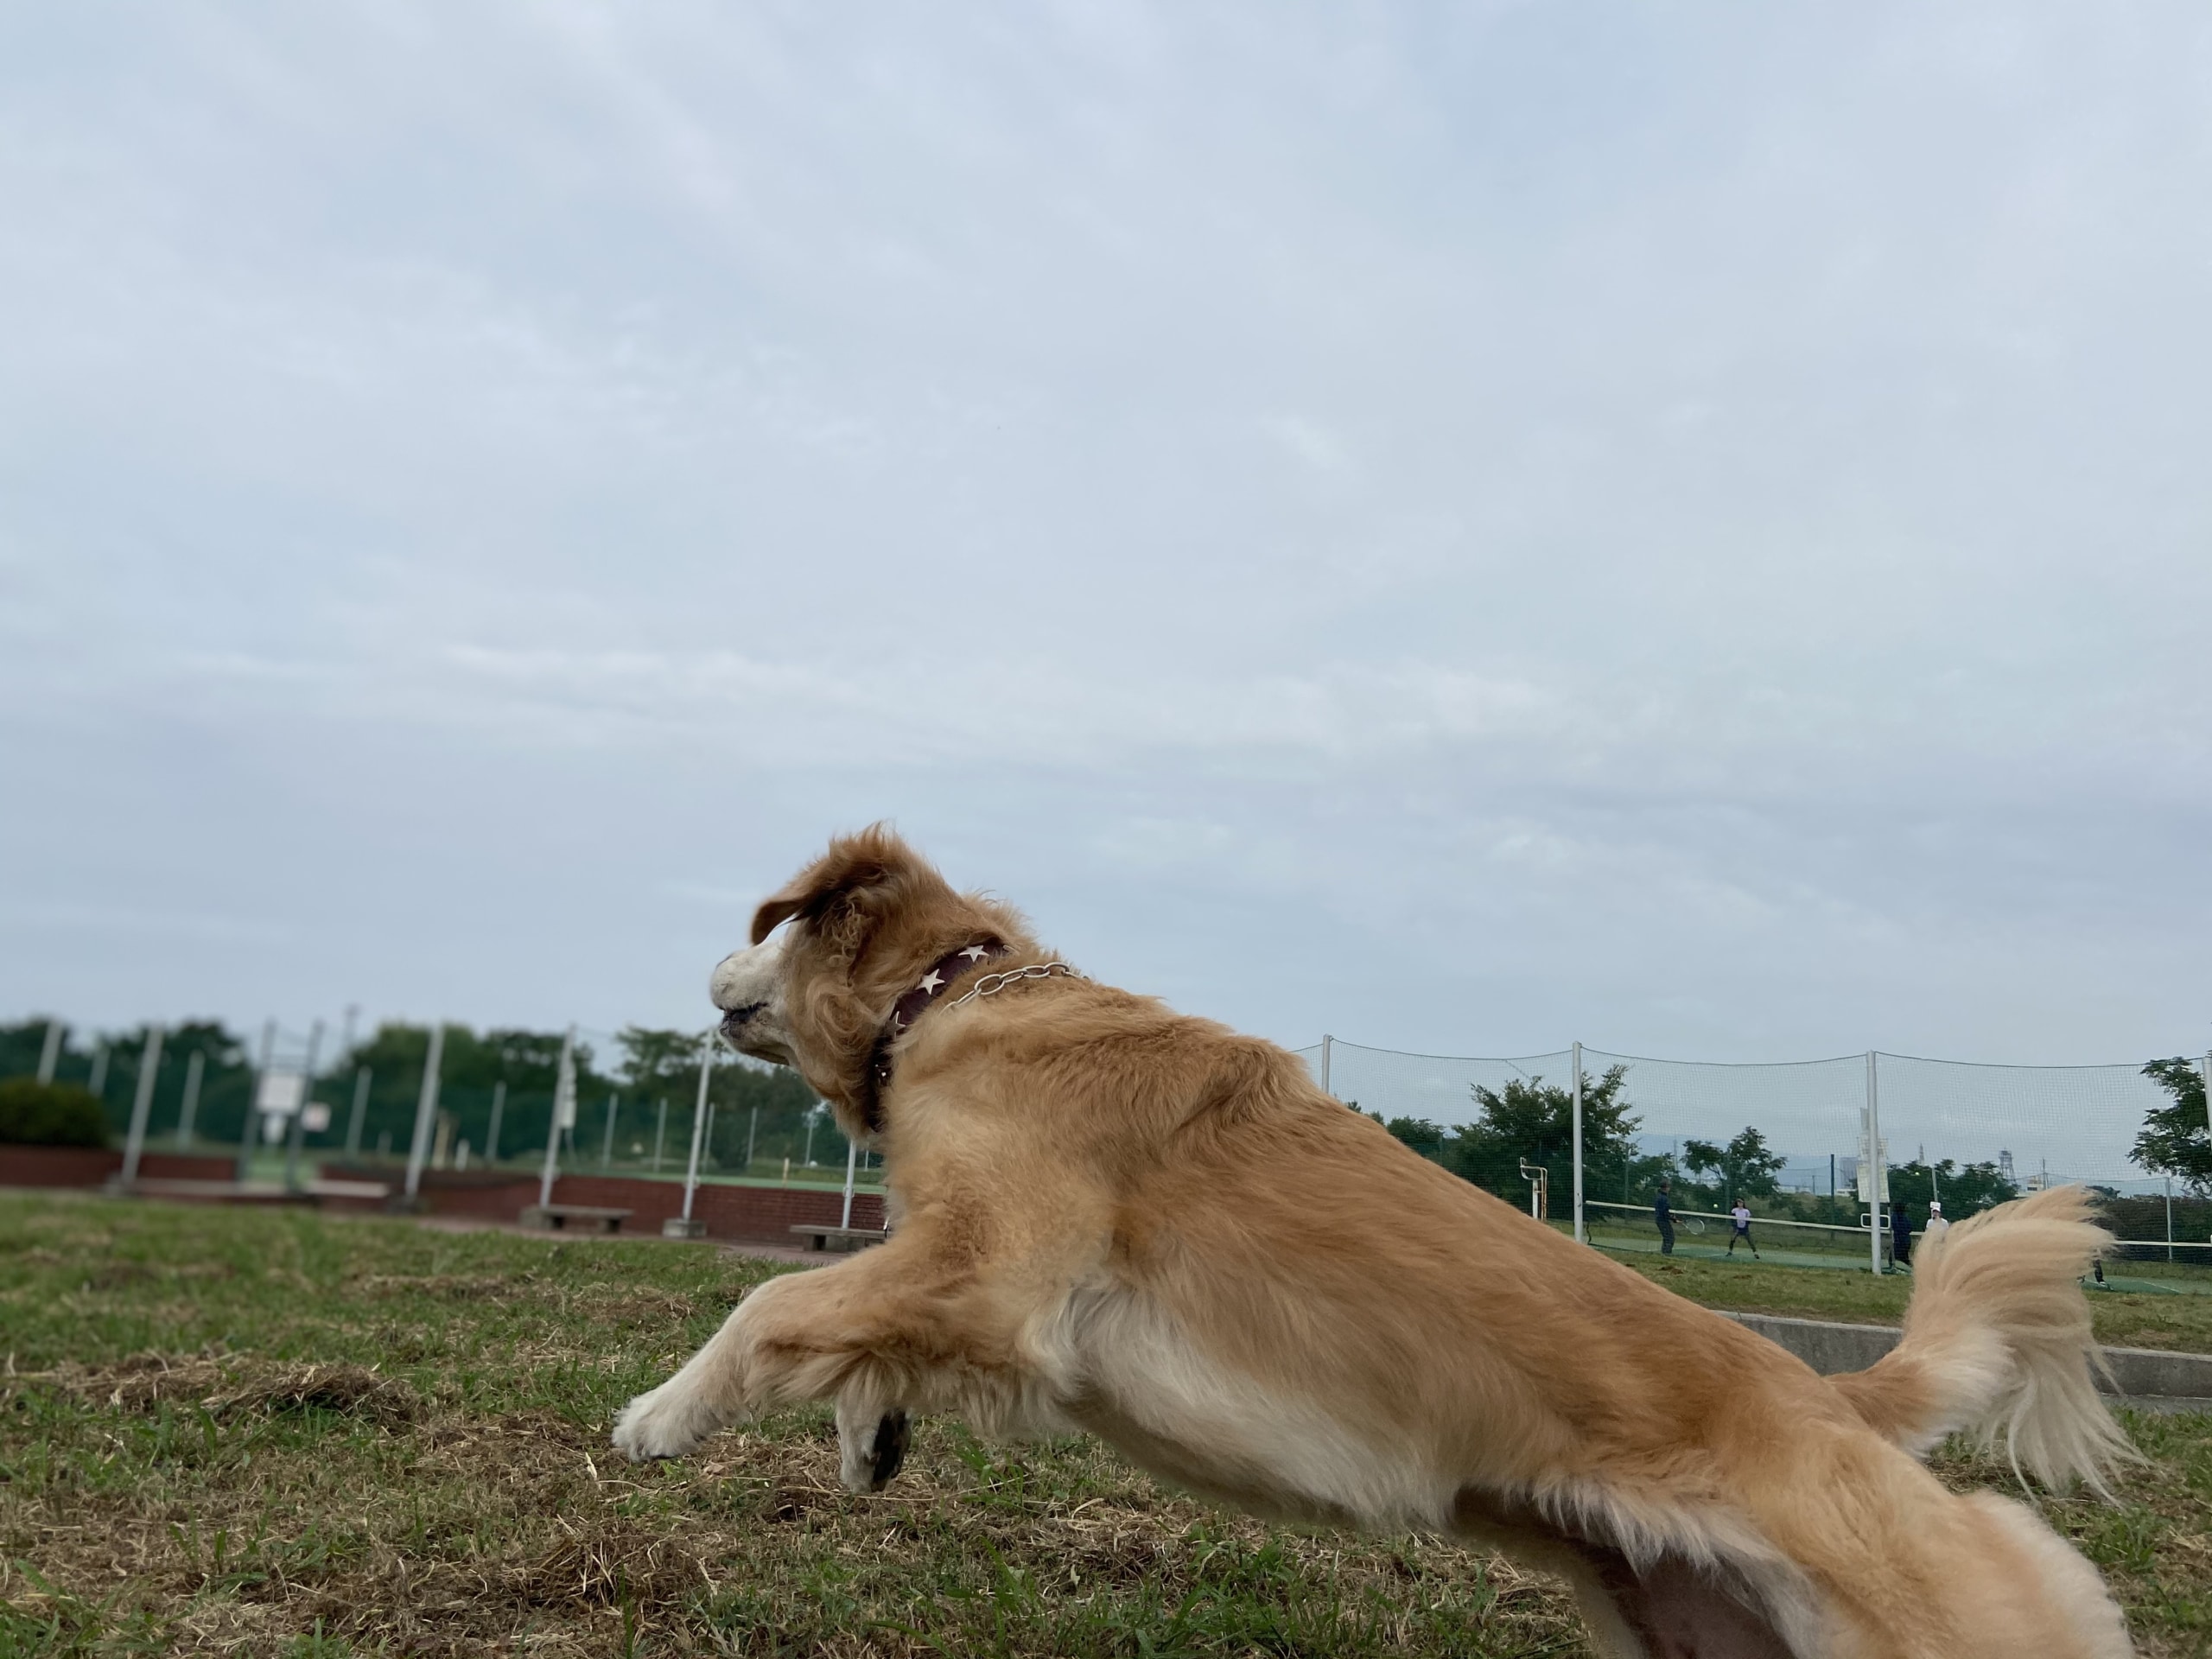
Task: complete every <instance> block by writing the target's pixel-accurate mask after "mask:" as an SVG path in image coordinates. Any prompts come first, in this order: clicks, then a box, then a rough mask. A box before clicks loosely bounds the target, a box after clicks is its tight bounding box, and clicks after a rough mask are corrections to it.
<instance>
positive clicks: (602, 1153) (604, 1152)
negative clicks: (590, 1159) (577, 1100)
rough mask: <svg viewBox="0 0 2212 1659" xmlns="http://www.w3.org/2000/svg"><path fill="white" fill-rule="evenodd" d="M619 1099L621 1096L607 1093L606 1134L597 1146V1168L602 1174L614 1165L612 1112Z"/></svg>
mask: <svg viewBox="0 0 2212 1659" xmlns="http://www.w3.org/2000/svg"><path fill="white" fill-rule="evenodd" d="M621 1101H622V1096H620V1095H609V1096H607V1135H606V1136H605V1138H604V1139H603V1140H601V1142H600V1147H599V1170H600V1173H601V1174H602V1175H604V1174H607V1173H609V1172H611V1171H612V1170H613V1167H614V1113H615V1109H616V1108H617V1107H618V1106H620V1104H621Z"/></svg>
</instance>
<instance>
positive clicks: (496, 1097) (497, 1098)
mask: <svg viewBox="0 0 2212 1659" xmlns="http://www.w3.org/2000/svg"><path fill="white" fill-rule="evenodd" d="M506 1114H507V1080H506V1079H505V1077H501V1078H500V1079H499V1081H498V1082H497V1083H495V1084H493V1085H492V1129H491V1133H490V1134H488V1135H486V1136H485V1137H484V1161H485V1162H486V1163H487V1164H496V1163H498V1162H499V1120H500V1119H501V1118H503V1117H505V1116H506Z"/></svg>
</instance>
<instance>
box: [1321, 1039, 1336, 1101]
mask: <svg viewBox="0 0 2212 1659" xmlns="http://www.w3.org/2000/svg"><path fill="white" fill-rule="evenodd" d="M1336 1040H1337V1039H1335V1038H1333V1037H1332V1036H1330V1035H1329V1033H1327V1032H1323V1033H1321V1092H1322V1093H1323V1094H1325V1095H1330V1096H1333V1095H1334V1094H1335V1093H1336V1090H1333V1089H1332V1088H1330V1087H1329V1050H1330V1049H1331V1048H1332V1047H1333V1046H1335V1044H1336Z"/></svg>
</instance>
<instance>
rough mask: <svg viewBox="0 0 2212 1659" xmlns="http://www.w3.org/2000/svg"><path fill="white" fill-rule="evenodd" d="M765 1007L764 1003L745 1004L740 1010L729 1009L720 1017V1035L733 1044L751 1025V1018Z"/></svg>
mask: <svg viewBox="0 0 2212 1659" xmlns="http://www.w3.org/2000/svg"><path fill="white" fill-rule="evenodd" d="M767 1006H768V1005H767V1004H766V1002H747V1004H746V1005H745V1006H744V1007H741V1008H732V1009H730V1010H729V1011H728V1013H727V1014H723V1015H722V1035H723V1036H725V1037H727V1038H728V1039H729V1040H730V1041H731V1042H732V1043H735V1042H736V1041H738V1039H741V1038H742V1037H743V1036H744V1035H745V1028H746V1027H747V1026H748V1025H750V1024H752V1023H753V1017H754V1016H755V1015H756V1014H759V1013H760V1010H761V1009H763V1008H765V1007H767Z"/></svg>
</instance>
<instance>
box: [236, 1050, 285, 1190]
mask: <svg viewBox="0 0 2212 1659" xmlns="http://www.w3.org/2000/svg"><path fill="white" fill-rule="evenodd" d="M276 1052H277V1022H276V1021H275V1020H268V1021H266V1022H264V1024H263V1026H262V1027H261V1064H260V1065H257V1066H256V1067H254V1069H253V1070H252V1071H251V1073H249V1074H248V1075H247V1077H246V1080H245V1128H242V1129H240V1130H239V1131H238V1185H241V1186H243V1185H245V1183H246V1182H247V1181H248V1180H250V1179H252V1176H253V1137H254V1136H255V1135H257V1134H258V1133H260V1129H261V1124H260V1122H259V1119H260V1116H261V1080H262V1079H263V1078H264V1077H267V1076H268V1075H269V1062H270V1059H271V1058H274V1057H275V1055H276Z"/></svg>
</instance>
